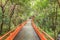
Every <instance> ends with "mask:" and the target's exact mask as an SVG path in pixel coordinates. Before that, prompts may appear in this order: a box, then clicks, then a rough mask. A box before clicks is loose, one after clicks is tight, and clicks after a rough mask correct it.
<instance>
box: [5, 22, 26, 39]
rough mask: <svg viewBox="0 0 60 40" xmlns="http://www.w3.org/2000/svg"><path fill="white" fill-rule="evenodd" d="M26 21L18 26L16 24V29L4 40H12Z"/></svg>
mask: <svg viewBox="0 0 60 40" xmlns="http://www.w3.org/2000/svg"><path fill="white" fill-rule="evenodd" d="M26 23H27V21H26V22H24V23H22V24H21V25H20V26H18V27H17V28H16V30H15V31H14V32H13V33H11V34H10V36H9V37H8V38H7V39H6V40H13V39H14V37H15V36H16V35H17V34H18V32H19V31H20V30H21V29H22V27H23V26H24V25H25V24H26Z"/></svg>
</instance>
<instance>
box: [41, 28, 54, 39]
mask: <svg viewBox="0 0 60 40" xmlns="http://www.w3.org/2000/svg"><path fill="white" fill-rule="evenodd" d="M40 31H42V33H43V34H44V35H46V36H47V37H48V38H49V39H50V40H54V39H53V38H52V37H51V36H50V35H48V34H47V33H46V32H44V31H43V30H42V29H41V28H40Z"/></svg>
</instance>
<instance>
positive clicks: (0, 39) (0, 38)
mask: <svg viewBox="0 0 60 40" xmlns="http://www.w3.org/2000/svg"><path fill="white" fill-rule="evenodd" d="M12 31H13V30H11V31H9V32H7V33H6V34H4V35H3V36H1V37H0V40H2V39H3V38H4V37H5V36H6V35H8V34H10V33H11V32H12Z"/></svg>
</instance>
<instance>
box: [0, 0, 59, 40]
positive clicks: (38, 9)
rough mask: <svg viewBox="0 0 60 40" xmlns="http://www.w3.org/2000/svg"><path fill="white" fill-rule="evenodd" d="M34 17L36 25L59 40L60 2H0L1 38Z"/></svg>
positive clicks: (16, 0) (36, 0) (31, 0)
mask: <svg viewBox="0 0 60 40" xmlns="http://www.w3.org/2000/svg"><path fill="white" fill-rule="evenodd" d="M32 16H33V17H34V23H35V24H36V25H37V26H38V28H41V29H42V30H44V31H45V32H46V33H47V34H49V35H50V36H51V37H53V38H54V39H55V40H57V36H58V35H59V34H60V0H0V36H2V35H3V34H5V33H6V32H8V31H10V30H14V29H15V28H16V26H17V25H19V24H21V23H22V22H24V21H26V20H27V19H29V18H31V17H32Z"/></svg>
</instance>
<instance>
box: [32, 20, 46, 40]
mask: <svg viewBox="0 0 60 40" xmlns="http://www.w3.org/2000/svg"><path fill="white" fill-rule="evenodd" d="M32 26H33V28H34V30H35V31H36V33H37V35H38V36H39V38H40V39H41V40H47V39H46V38H45V36H44V34H43V33H41V32H40V31H39V30H38V28H37V27H36V25H35V24H34V22H33V21H32Z"/></svg>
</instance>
